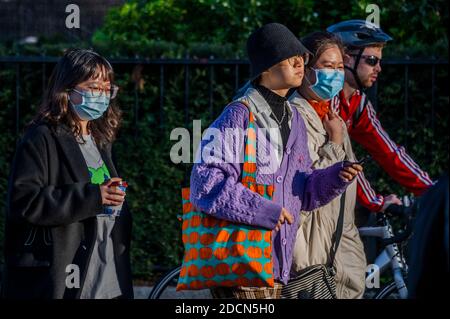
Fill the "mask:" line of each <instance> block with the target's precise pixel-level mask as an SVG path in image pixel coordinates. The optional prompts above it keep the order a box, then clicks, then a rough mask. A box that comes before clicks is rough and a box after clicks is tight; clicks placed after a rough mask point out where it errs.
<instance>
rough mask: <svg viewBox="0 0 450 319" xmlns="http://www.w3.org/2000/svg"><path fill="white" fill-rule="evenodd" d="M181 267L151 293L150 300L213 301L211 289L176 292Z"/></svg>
mask: <svg viewBox="0 0 450 319" xmlns="http://www.w3.org/2000/svg"><path fill="white" fill-rule="evenodd" d="M180 271H181V266H179V267H176V268H174V269H172V270H171V271H169V272H168V273H167V274H166V275H165V276H164V277H163V278H162V279H160V280H159V281H158V282H157V283H156V285H155V286H154V287H153V289H152V291H151V292H150V294H149V296H148V299H211V298H212V296H211V293H210V292H209V289H204V290H183V291H176V286H177V282H178V277H179V275H180Z"/></svg>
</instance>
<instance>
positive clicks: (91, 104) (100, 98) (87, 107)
mask: <svg viewBox="0 0 450 319" xmlns="http://www.w3.org/2000/svg"><path fill="white" fill-rule="evenodd" d="M73 90H74V91H75V92H77V93H78V94H80V95H81V98H82V99H81V103H80V104H73V103H72V101H70V97H69V101H70V103H71V104H72V106H73V109H74V110H75V112H76V113H77V115H78V116H79V117H80V119H82V120H85V121H91V120H95V119H98V118H99V117H100V116H102V115H103V113H105V111H106V109H107V108H108V106H109V100H110V99H109V96H107V95H106V94H105V93H104V92H99V93H92V92H90V91H78V90H75V89H73Z"/></svg>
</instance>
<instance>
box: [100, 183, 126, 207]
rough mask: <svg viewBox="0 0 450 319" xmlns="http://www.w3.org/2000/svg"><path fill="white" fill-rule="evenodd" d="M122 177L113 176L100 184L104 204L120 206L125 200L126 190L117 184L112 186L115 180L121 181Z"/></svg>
mask: <svg viewBox="0 0 450 319" xmlns="http://www.w3.org/2000/svg"><path fill="white" fill-rule="evenodd" d="M121 180H122V179H121V178H119V177H113V178H111V179H108V180H107V181H106V182H104V183H103V184H101V185H100V192H101V195H102V204H103V205H107V206H118V205H120V204H122V203H123V201H124V200H125V192H123V191H121V190H120V189H119V188H117V187H115V186H111V184H112V183H113V182H120V181H121Z"/></svg>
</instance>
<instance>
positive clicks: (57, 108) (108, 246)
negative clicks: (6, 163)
mask: <svg viewBox="0 0 450 319" xmlns="http://www.w3.org/2000/svg"><path fill="white" fill-rule="evenodd" d="M113 81H114V73H113V69H112V67H111V65H110V63H109V62H108V61H107V60H106V59H105V58H104V57H102V56H100V55H99V54H97V53H95V52H93V51H90V50H83V49H73V50H69V51H67V52H66V53H65V54H64V56H63V57H62V58H61V59H60V60H59V62H58V63H57V65H56V67H55V69H54V70H53V73H52V75H51V77H50V80H49V85H48V89H47V91H46V93H45V97H44V101H43V103H42V105H41V108H40V110H39V112H38V114H37V115H36V116H35V118H34V119H33V120H32V122H31V123H30V125H29V126H28V127H27V129H26V132H25V134H24V136H23V138H22V139H21V141H20V143H19V144H18V147H17V150H16V154H15V157H14V160H13V163H12V169H11V175H10V179H9V185H8V201H7V212H6V221H5V262H6V263H5V264H6V266H5V277H4V280H3V287H2V294H3V296H4V297H6V298H81V299H90V298H102V299H103V298H105V299H110V298H132V297H133V290H132V283H131V267H130V258H129V249H130V237H131V215H130V213H129V212H128V209H127V205H126V202H125V193H124V192H123V191H121V190H120V189H119V188H118V187H116V186H115V185H116V184H117V183H118V182H120V181H121V178H119V177H118V173H117V170H116V167H115V165H114V163H113V160H112V156H111V145H112V143H113V142H114V140H115V138H116V135H117V131H118V128H119V125H120V121H121V112H120V110H119V108H118V107H117V106H116V105H115V103H114V101H115V100H114V98H115V96H116V95H117V90H118V87H117V86H115V85H114V84H113ZM121 205H123V207H122V209H121V210H115V211H114V213H112V212H113V211H112V210H111V209H110V208H111V207H115V208H118V207H120V206H121ZM118 211H119V213H118Z"/></svg>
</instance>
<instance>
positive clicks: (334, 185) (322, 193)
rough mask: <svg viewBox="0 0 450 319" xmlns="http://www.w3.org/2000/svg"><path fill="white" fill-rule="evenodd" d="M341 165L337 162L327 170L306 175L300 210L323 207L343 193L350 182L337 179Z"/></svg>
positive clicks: (318, 170) (319, 170) (317, 170)
mask: <svg viewBox="0 0 450 319" xmlns="http://www.w3.org/2000/svg"><path fill="white" fill-rule="evenodd" d="M343 165H344V163H343V162H339V163H336V164H334V165H332V166H329V167H327V168H323V169H316V170H313V171H312V172H311V173H310V174H308V175H307V177H306V183H305V185H304V191H303V198H302V210H306V211H310V210H313V209H316V208H318V207H320V206H324V205H326V204H328V203H329V202H330V201H332V200H333V199H334V198H336V197H337V196H339V195H341V194H342V193H343V192H344V191H345V189H346V188H347V186H348V185H349V184H350V183H352V182H346V181H344V180H343V179H342V178H340V177H339V172H340V171H341V169H342V168H343ZM355 179H356V178H355ZM299 187H301V186H299Z"/></svg>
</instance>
